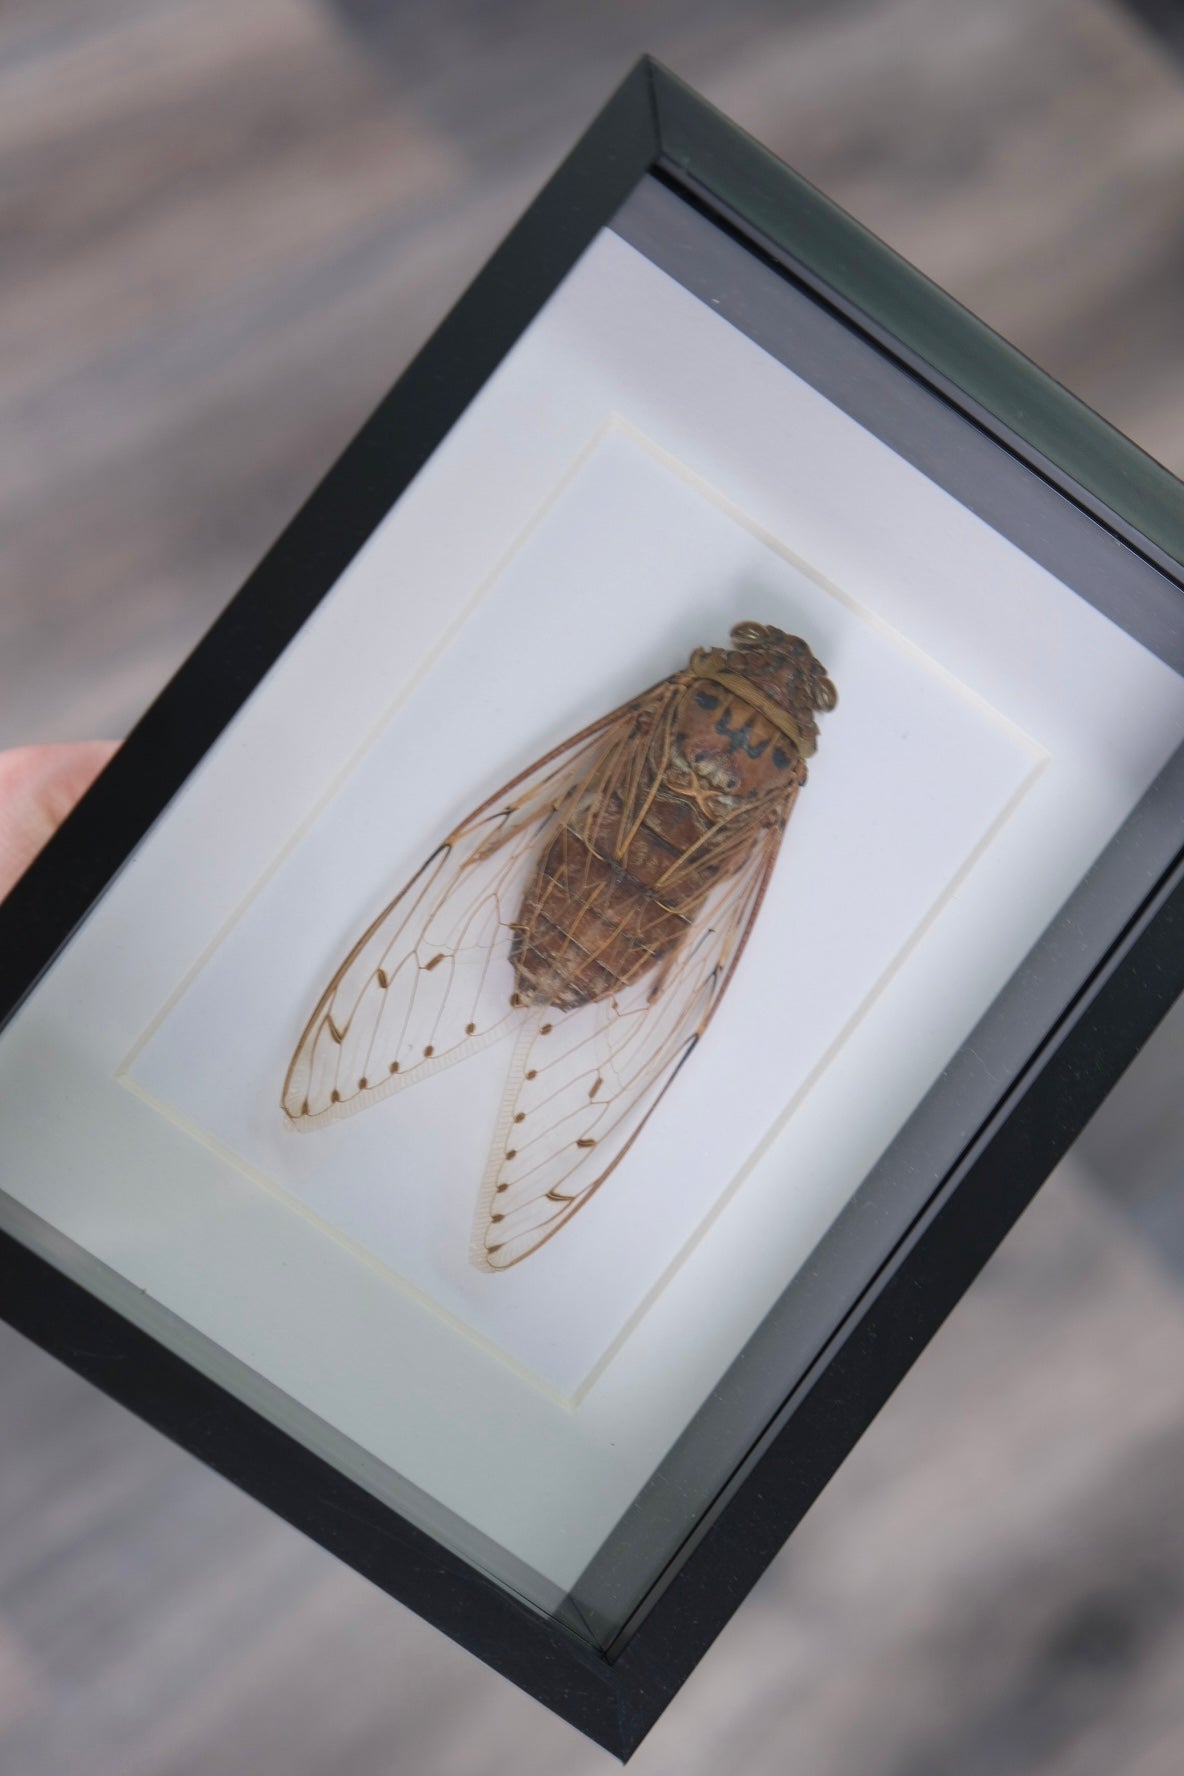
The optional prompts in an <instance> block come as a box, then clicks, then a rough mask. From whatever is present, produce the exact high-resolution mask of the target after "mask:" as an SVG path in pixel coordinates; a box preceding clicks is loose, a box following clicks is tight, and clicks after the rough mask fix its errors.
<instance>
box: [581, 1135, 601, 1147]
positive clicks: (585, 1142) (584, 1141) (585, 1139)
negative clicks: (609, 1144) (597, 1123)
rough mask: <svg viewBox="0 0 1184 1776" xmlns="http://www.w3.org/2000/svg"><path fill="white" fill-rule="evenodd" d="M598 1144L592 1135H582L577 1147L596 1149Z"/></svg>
mask: <svg viewBox="0 0 1184 1776" xmlns="http://www.w3.org/2000/svg"><path fill="white" fill-rule="evenodd" d="M595 1145H596V1143H595V1141H594V1140H593V1139H592V1138H591V1136H590V1135H582V1136H581V1137H580V1139H579V1140H578V1141H577V1142H576V1146H577V1147H595Z"/></svg>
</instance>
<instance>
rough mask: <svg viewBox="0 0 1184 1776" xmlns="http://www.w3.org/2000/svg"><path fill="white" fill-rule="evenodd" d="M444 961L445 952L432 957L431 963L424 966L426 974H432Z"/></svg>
mask: <svg viewBox="0 0 1184 1776" xmlns="http://www.w3.org/2000/svg"><path fill="white" fill-rule="evenodd" d="M443 960H444V952H443V950H441V951H440V952H439V953H438V954H437V955H435V956H433V957H432V959H431V961H430V962H427V963H425V964H424V973H425V974H430V973H431V972H432V969H433V968H435V967H436V966H437V964H438V963H440V962H443Z"/></svg>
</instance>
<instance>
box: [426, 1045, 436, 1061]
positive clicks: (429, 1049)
mask: <svg viewBox="0 0 1184 1776" xmlns="http://www.w3.org/2000/svg"><path fill="white" fill-rule="evenodd" d="M435 1052H436V1050H435V1048H434V1047H433V1046H432V1044H431V1043H430V1042H429V1043H428V1045H427V1047H426V1048H425V1049H424V1051H423V1058H424V1060H425V1061H426V1060H427V1059H428V1058H429V1056H431V1055H434V1054H435Z"/></svg>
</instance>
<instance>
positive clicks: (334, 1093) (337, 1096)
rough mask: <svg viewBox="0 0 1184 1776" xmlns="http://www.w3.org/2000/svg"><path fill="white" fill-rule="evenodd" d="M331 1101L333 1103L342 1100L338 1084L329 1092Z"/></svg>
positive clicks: (338, 1102)
mask: <svg viewBox="0 0 1184 1776" xmlns="http://www.w3.org/2000/svg"><path fill="white" fill-rule="evenodd" d="M329 1102H330V1103H331V1104H340V1102H341V1093H340V1092H339V1091H338V1089H337V1087H336V1086H334V1087H333V1090H332V1091H331V1092H330V1093H329Z"/></svg>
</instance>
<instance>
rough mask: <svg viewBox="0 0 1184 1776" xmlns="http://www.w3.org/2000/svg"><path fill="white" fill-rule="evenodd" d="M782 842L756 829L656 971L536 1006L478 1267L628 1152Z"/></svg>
mask: <svg viewBox="0 0 1184 1776" xmlns="http://www.w3.org/2000/svg"><path fill="white" fill-rule="evenodd" d="M780 843H781V830H780V828H779V827H778V828H774V829H771V830H770V831H769V833H768V835H767V836H766V837H764V838H762V840H761V842H760V844H759V845H758V846H757V847H755V848H754V851H753V855H752V857H751V858H750V859H749V860H748V862H747V863H746V864H745V865H744V866H742V868H741V869H740V870H738V871H737V873H736V875H735V876H733V877H732V878H731V879H730V880H729V881H727V882H725V883H723V884H721V886H720V888H719V889H718V891H717V893H716V895H715V896H714V897H713V898H712V899H711V900H709V901H708V903H707V905H706V907H705V908H704V912H703V915H702V917H701V918H700V920H699V921H698V923H697V924H696V926H695V927H694V928H693V929H692V931H691V932H690V934H689V936H688V938H687V941H686V942H685V943H684V944H683V945H681V946H680V948H679V950H678V951H677V952H676V954H675V955H674V956H673V957H672V958H671V960H670V962H669V963H668V964H667V966H666V968H665V970H664V971H663V972H662V973H660V974H658V975H657V976H656V977H655V976H654V975H650V976H648V977H647V978H646V979H644V980H642V981H639V982H637V983H636V984H635V985H634V986H633V987H631V988H630V989H628V990H627V991H626V992H624V993H621V994H619V995H618V996H617V997H615V998H611V999H605V1000H602V1001H600V1002H598V1003H596V1004H593V1005H585V1006H581V1007H580V1008H579V1009H578V1010H576V1011H570V1012H566V1013H553V1012H548V1011H547V1010H545V1009H543V1010H532V1011H531V1013H530V1014H529V1016H528V1018H527V1019H526V1020H525V1021H524V1023H523V1027H522V1029H521V1032H520V1034H519V1039H518V1043H517V1046H516V1049H515V1053H514V1060H513V1064H512V1066H511V1069H510V1078H509V1081H508V1083H507V1087H506V1094H505V1098H504V1100H503V1103H502V1110H501V1114H500V1117H499V1120H498V1127H497V1129H496V1131H495V1133H494V1139H493V1146H492V1149H491V1152H490V1157H489V1164H488V1167H487V1169H486V1174H485V1180H484V1183H483V1186H482V1191H481V1196H480V1199H479V1202H478V1207H477V1218H476V1222H475V1224H474V1229H473V1244H472V1250H471V1257H472V1260H473V1263H474V1264H476V1265H477V1266H478V1268H479V1269H481V1270H507V1269H509V1267H510V1266H511V1265H513V1264H518V1263H520V1262H521V1260H522V1259H523V1258H526V1257H528V1256H529V1255H530V1253H532V1252H534V1251H536V1250H537V1249H538V1247H539V1246H541V1245H543V1244H544V1243H545V1242H546V1241H547V1240H549V1239H550V1238H551V1237H552V1236H553V1235H554V1234H556V1233H558V1231H559V1229H560V1228H561V1227H563V1226H565V1225H566V1223H567V1222H568V1221H570V1220H571V1218H572V1216H573V1215H574V1214H575V1213H576V1211H577V1210H578V1209H580V1208H581V1207H582V1206H583V1204H584V1203H586V1202H587V1201H588V1198H589V1197H590V1196H591V1195H592V1193H593V1192H594V1191H595V1190H596V1189H597V1187H598V1186H599V1185H601V1184H603V1182H604V1180H605V1179H606V1178H607V1177H608V1175H609V1173H610V1172H611V1171H612V1170H613V1168H614V1167H615V1166H616V1165H618V1164H619V1163H620V1161H621V1160H622V1159H623V1158H624V1156H625V1154H626V1153H627V1152H628V1150H629V1148H630V1147H631V1146H632V1144H633V1142H634V1141H635V1140H636V1139H637V1136H638V1135H639V1134H640V1132H641V1130H642V1128H643V1127H644V1125H645V1123H646V1121H647V1120H648V1118H649V1117H650V1116H651V1115H652V1113H653V1111H654V1109H655V1107H656V1105H657V1104H658V1101H659V1100H660V1098H661V1097H662V1094H663V1093H664V1092H665V1091H666V1089H667V1088H668V1086H669V1085H670V1083H671V1081H672V1080H673V1079H674V1076H675V1074H676V1073H677V1072H678V1070H679V1068H680V1067H681V1066H682V1064H683V1062H684V1061H685V1060H686V1059H687V1057H688V1056H689V1055H690V1053H691V1050H692V1049H693V1048H694V1046H695V1044H696V1042H697V1041H698V1040H699V1038H700V1036H701V1035H702V1034H703V1032H704V1030H705V1029H706V1028H707V1025H708V1022H709V1021H710V1019H711V1017H712V1014H713V1013H714V1011H715V1009H716V1007H717V1006H718V1004H719V1002H720V1000H721V999H722V998H723V995H724V993H725V991H726V990H727V986H728V983H729V981H730V980H731V978H732V975H733V973H734V971H735V967H736V964H737V962H738V961H739V958H740V955H741V952H742V950H743V948H744V945H745V943H746V941H747V938H748V934H749V932H750V931H751V929H752V925H753V922H754V920H755V918H756V915H757V912H758V911H759V908H760V904H761V901H762V899H763V897H764V893H765V888H766V886H767V884H768V880H769V876H770V874H771V872H772V868H773V865H774V863H775V862H776V858H777V851H778V848H779V846H780Z"/></svg>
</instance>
